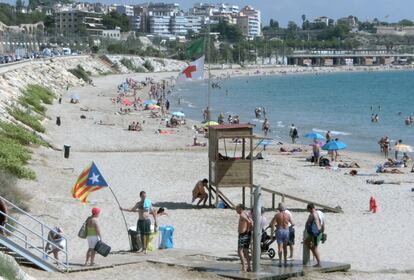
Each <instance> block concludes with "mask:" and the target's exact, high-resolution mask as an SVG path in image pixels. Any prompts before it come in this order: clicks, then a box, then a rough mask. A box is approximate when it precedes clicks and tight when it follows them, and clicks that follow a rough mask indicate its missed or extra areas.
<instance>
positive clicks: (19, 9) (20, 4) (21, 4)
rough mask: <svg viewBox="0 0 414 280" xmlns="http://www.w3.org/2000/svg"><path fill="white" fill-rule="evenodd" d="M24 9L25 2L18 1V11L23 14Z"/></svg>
mask: <svg viewBox="0 0 414 280" xmlns="http://www.w3.org/2000/svg"><path fill="white" fill-rule="evenodd" d="M23 8H24V2H23V0H16V11H18V12H21V11H22V9H23Z"/></svg>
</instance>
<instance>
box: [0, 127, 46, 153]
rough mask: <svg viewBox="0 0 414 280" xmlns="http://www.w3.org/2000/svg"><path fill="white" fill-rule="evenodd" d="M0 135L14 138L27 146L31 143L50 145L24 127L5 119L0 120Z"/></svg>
mask: <svg viewBox="0 0 414 280" xmlns="http://www.w3.org/2000/svg"><path fill="white" fill-rule="evenodd" d="M0 137H7V138H9V139H11V140H14V141H15V142H16V143H19V144H21V145H25V146H27V145H30V144H36V145H42V146H45V147H50V144H49V143H47V142H46V141H44V140H42V139H40V138H39V137H37V136H36V135H34V134H33V133H31V132H29V131H27V130H26V129H24V128H23V127H21V126H19V125H16V124H13V123H7V122H4V121H0Z"/></svg>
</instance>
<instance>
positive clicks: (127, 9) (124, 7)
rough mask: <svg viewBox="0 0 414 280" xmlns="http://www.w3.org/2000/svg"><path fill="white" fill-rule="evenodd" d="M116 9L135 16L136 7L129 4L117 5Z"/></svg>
mask: <svg viewBox="0 0 414 280" xmlns="http://www.w3.org/2000/svg"><path fill="white" fill-rule="evenodd" d="M115 10H116V12H117V13H119V14H121V15H126V16H128V17H132V16H134V7H132V6H129V5H115Z"/></svg>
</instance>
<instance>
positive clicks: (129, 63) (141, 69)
mask: <svg viewBox="0 0 414 280" xmlns="http://www.w3.org/2000/svg"><path fill="white" fill-rule="evenodd" d="M120 62H121V63H122V65H124V66H125V67H126V68H128V70H131V71H134V72H137V73H145V72H147V69H146V68H145V67H142V66H135V65H134V64H133V62H132V59H129V58H125V57H124V58H122V59H121V60H120Z"/></svg>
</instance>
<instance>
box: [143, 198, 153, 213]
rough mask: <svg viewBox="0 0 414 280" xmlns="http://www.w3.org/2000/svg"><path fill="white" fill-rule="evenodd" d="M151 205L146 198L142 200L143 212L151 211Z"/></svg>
mask: <svg viewBox="0 0 414 280" xmlns="http://www.w3.org/2000/svg"><path fill="white" fill-rule="evenodd" d="M151 205H152V204H151V200H149V199H148V198H146V199H145V200H144V205H143V208H144V210H147V211H149V210H150V209H151Z"/></svg>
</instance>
